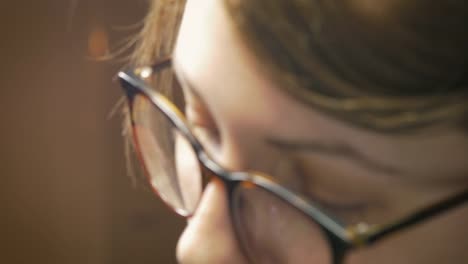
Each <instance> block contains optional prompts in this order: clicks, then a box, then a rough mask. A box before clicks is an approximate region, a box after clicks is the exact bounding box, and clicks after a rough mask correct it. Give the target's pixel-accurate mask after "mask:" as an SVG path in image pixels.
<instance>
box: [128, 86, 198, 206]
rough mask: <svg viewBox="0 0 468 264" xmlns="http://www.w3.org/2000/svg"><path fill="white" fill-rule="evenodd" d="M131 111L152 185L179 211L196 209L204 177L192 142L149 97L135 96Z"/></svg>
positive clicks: (136, 136) (141, 155) (138, 142)
mask: <svg viewBox="0 0 468 264" xmlns="http://www.w3.org/2000/svg"><path fill="white" fill-rule="evenodd" d="M132 115H133V120H134V122H135V124H134V133H135V139H136V144H137V148H138V150H139V154H140V158H141V160H142V162H143V164H144V166H145V170H146V173H147V174H148V177H149V179H150V183H151V185H152V186H153V188H155V190H156V191H157V192H158V194H159V195H160V196H161V198H162V199H163V200H164V201H165V202H166V203H168V204H169V205H170V206H171V207H173V208H174V209H175V210H176V211H178V213H179V214H181V215H189V214H191V213H193V211H194V210H195V207H196V206H197V203H198V201H199V199H200V196H201V183H202V181H201V170H200V167H199V163H198V160H197V157H196V154H195V152H194V150H193V148H192V146H191V145H190V143H189V142H188V140H187V139H186V138H185V137H184V136H183V135H182V134H180V132H179V131H178V130H177V129H176V128H175V126H174V125H173V124H172V123H171V122H170V121H169V119H168V118H167V117H166V116H165V115H164V114H163V113H162V112H161V111H160V110H159V109H158V108H156V106H154V105H153V104H152V103H151V102H150V101H149V100H148V99H147V98H146V97H144V96H141V95H137V96H136V97H135V99H134V101H133V113H132Z"/></svg>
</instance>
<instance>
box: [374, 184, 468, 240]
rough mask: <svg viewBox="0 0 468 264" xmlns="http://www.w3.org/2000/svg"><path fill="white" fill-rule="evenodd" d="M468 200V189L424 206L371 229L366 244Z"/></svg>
mask: <svg viewBox="0 0 468 264" xmlns="http://www.w3.org/2000/svg"><path fill="white" fill-rule="evenodd" d="M466 201H468V190H465V191H463V192H461V193H459V194H456V195H455V196H453V197H451V198H449V199H447V200H442V201H440V202H438V203H436V204H434V205H432V206H430V207H428V208H424V209H422V210H420V211H419V212H416V213H415V214H412V215H411V216H409V217H407V218H405V219H403V220H400V221H398V222H396V223H392V224H389V225H386V226H383V227H381V228H379V229H374V230H373V231H370V234H367V235H366V237H367V239H366V244H372V243H374V242H376V241H378V240H380V239H382V238H384V237H385V236H387V235H389V234H391V233H392V232H394V231H397V230H402V229H405V228H408V227H411V226H413V225H415V224H418V223H420V222H422V221H424V220H428V219H429V218H430V217H431V216H436V215H438V214H440V213H442V212H444V211H447V210H449V209H452V208H454V207H456V206H458V205H461V204H462V203H464V202H466Z"/></svg>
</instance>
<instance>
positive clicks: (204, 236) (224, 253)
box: [177, 180, 247, 264]
mask: <svg viewBox="0 0 468 264" xmlns="http://www.w3.org/2000/svg"><path fill="white" fill-rule="evenodd" d="M177 259H178V261H179V263H182V264H187V263H203V264H210V263H216V264H218V263H226V264H229V263H233V264H234V263H236V264H242V263H247V261H246V260H245V258H244V256H243V255H242V253H241V251H240V250H239V246H238V243H237V239H236V237H235V234H234V232H233V229H232V224H231V220H230V217H229V207H228V201H227V194H226V190H225V188H224V186H223V183H222V182H221V181H219V180H212V181H211V182H210V183H208V185H207V186H206V189H205V192H204V194H203V197H202V200H201V201H200V204H199V207H198V209H197V211H196V212H195V214H194V215H193V216H191V217H190V219H189V220H188V224H187V227H186V228H185V230H184V232H183V234H182V236H181V237H180V239H179V243H178V245H177Z"/></svg>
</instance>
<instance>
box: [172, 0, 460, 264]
mask: <svg viewBox="0 0 468 264" xmlns="http://www.w3.org/2000/svg"><path fill="white" fill-rule="evenodd" d="M174 61H175V69H176V72H177V74H178V76H179V79H180V80H181V82H182V83H183V86H184V87H183V88H184V92H185V97H186V101H187V109H186V111H187V116H188V120H189V121H190V122H191V123H192V124H193V125H194V126H195V127H199V128H198V129H197V128H196V129H195V130H196V133H197V134H198V135H199V136H200V138H202V142H203V143H204V145H205V147H206V149H207V151H208V152H209V153H210V154H211V156H212V157H213V158H214V159H215V160H216V161H218V162H219V163H220V164H222V165H223V166H224V167H225V168H227V169H232V170H256V171H262V172H265V173H268V174H270V175H272V176H273V177H276V178H278V180H280V181H281V182H283V183H284V184H285V185H287V186H289V187H291V188H293V189H294V188H295V187H297V186H298V185H299V184H298V180H297V179H296V178H295V176H294V175H296V174H297V173H298V172H297V166H296V167H295V166H288V164H296V165H297V164H300V167H301V170H300V171H301V173H303V174H304V175H305V176H304V177H306V180H305V182H306V185H307V186H308V187H307V188H308V191H310V192H311V193H314V195H316V196H317V197H320V199H321V200H324V201H327V202H328V203H330V204H337V205H338V206H337V207H338V208H342V207H343V208H345V210H341V209H339V210H338V215H340V214H342V215H343V218H344V219H345V221H349V222H350V223H351V222H353V223H354V222H356V221H357V220H356V219H359V220H366V221H370V222H373V223H385V222H386V221H387V220H395V219H399V218H401V217H402V216H404V215H406V214H409V213H411V212H413V211H414V210H415V209H416V208H420V207H422V206H427V205H430V204H431V203H434V202H435V201H439V200H441V199H443V198H445V197H447V196H449V195H451V194H454V193H456V192H457V191H460V190H463V189H466V188H467V187H468V176H467V175H468V173H467V172H468V163H467V162H466V157H468V138H467V136H466V134H463V133H462V132H460V131H458V130H455V129H453V128H449V127H443V126H437V125H435V126H433V127H430V128H426V129H424V131H423V132H420V133H416V134H410V135H389V134H378V133H376V132H373V131H368V130H362V129H358V128H356V127H353V126H352V125H350V124H348V123H346V122H343V121H340V120H335V119H333V118H331V117H329V116H327V115H326V114H323V113H319V112H317V111H315V110H314V109H313V108H311V107H310V106H307V105H304V104H302V103H300V102H298V101H296V100H295V99H293V98H292V97H290V96H288V95H287V94H286V93H284V92H283V91H282V90H281V87H277V85H276V84H275V83H273V82H272V81H271V79H270V78H269V76H268V73H266V72H263V71H262V66H261V62H260V61H258V58H256V57H255V54H252V53H251V51H250V50H249V49H248V47H246V45H245V43H243V42H242V40H241V38H240V37H239V33H238V32H237V31H236V30H235V28H234V26H233V24H232V22H231V20H230V18H229V17H228V15H227V12H226V10H225V9H224V7H223V5H222V1H219V0H199V1H188V3H187V6H186V11H185V13H184V17H183V22H182V26H181V29H180V33H179V37H178V41H177V45H176V49H175V53H174ZM191 90H194V91H191ZM272 141H275V142H278V141H280V142H282V143H281V144H273V143H272ZM291 142H294V145H299V146H304V145H314V146H315V145H317V144H319V145H320V146H321V147H320V148H310V149H304V148H301V147H291V146H290V145H291ZM283 143H284V144H283ZM330 146H331V147H330ZM337 146H338V147H337ZM343 146H345V147H346V148H347V149H352V150H353V153H355V154H356V155H353V156H350V155H347V154H343V152H340V151H336V149H340V148H342V147H343ZM356 156H359V157H361V158H356ZM362 157H365V158H362ZM285 164H286V165H285ZM189 174H190V173H186V175H182V177H187V178H188V179H189V177H190V175H189ZM312 175H313V176H312ZM303 183H304V182H302V184H303ZM353 206H354V207H356V208H365V210H364V212H361V211H360V212H359V213H353V212H352V210H350V209H349V208H354V207H353ZM340 210H341V211H340ZM342 211H344V212H342ZM467 220H468V206H466V205H463V206H461V207H458V208H457V209H454V210H451V211H449V212H447V213H445V214H444V215H443V216H441V217H437V218H436V219H433V220H431V221H429V222H427V223H425V224H422V225H420V226H417V227H414V228H411V229H410V230H407V231H405V232H402V233H399V234H398V235H394V236H392V237H390V238H389V239H386V240H384V241H383V242H381V243H378V244H376V245H375V246H372V247H370V248H366V249H364V250H360V251H357V252H353V253H352V254H351V255H350V256H349V257H348V258H347V261H346V263H350V264H355V263H425V264H430V263H464V262H467V261H468V253H467V251H466V248H467V246H468V229H466V228H460V227H462V226H464V224H465V223H466V221H467ZM313 242H314V238H313V237H309V238H307V237H305V236H304V238H303V241H301V243H302V244H304V245H307V246H305V248H304V249H301V248H299V249H297V248H296V249H295V251H294V250H293V249H291V252H293V251H294V253H288V254H287V256H286V258H287V259H285V260H283V262H284V263H320V262H319V260H320V259H323V257H324V256H322V255H323V254H325V253H324V252H320V251H319V250H310V249H313V248H314V247H313V245H311V244H313ZM278 243H282V242H278ZM283 243H284V242H283ZM307 248H309V249H307ZM262 254H268V252H263V253H262ZM177 258H178V260H179V262H180V263H247V259H246V257H245V256H244V255H243V254H242V251H241V250H240V246H239V245H238V242H237V240H236V237H235V234H234V231H233V228H232V223H231V219H230V217H229V211H228V207H227V197H226V191H225V189H224V187H223V185H222V184H221V183H220V182H217V181H212V182H211V183H209V184H208V186H207V189H206V190H205V192H204V195H203V197H202V200H201V202H200V204H199V207H198V209H197V211H196V213H195V214H194V216H192V217H191V218H190V219H189V220H188V225H187V227H186V229H185V231H184V233H183V234H182V236H181V238H180V241H179V244H178V247H177ZM273 261H274V260H271V262H273Z"/></svg>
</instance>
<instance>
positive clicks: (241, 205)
mask: <svg viewBox="0 0 468 264" xmlns="http://www.w3.org/2000/svg"><path fill="white" fill-rule="evenodd" d="M232 203H233V204H232V206H233V208H232V209H233V217H234V222H235V223H234V225H235V228H236V231H237V234H238V236H239V240H240V243H241V245H242V246H243V248H244V250H245V252H246V254H247V255H248V257H249V258H250V259H251V261H252V262H253V263H320V264H321V263H323V264H331V263H332V256H331V255H332V251H331V249H330V247H329V243H328V240H327V237H326V236H325V234H324V233H323V232H322V230H321V229H320V227H319V226H318V224H316V223H314V222H313V221H312V220H311V219H310V218H309V217H308V216H306V215H305V214H303V213H302V212H301V211H299V210H298V209H296V208H294V207H293V206H291V205H290V204H288V203H286V202H284V201H283V200H281V199H280V198H278V197H276V196H275V195H273V194H271V193H270V192H268V191H267V190H263V189H261V188H259V187H256V186H254V185H252V184H240V185H239V186H238V187H237V188H236V189H235V190H234V193H233V201H232ZM306 260H307V262H305V261H306Z"/></svg>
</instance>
